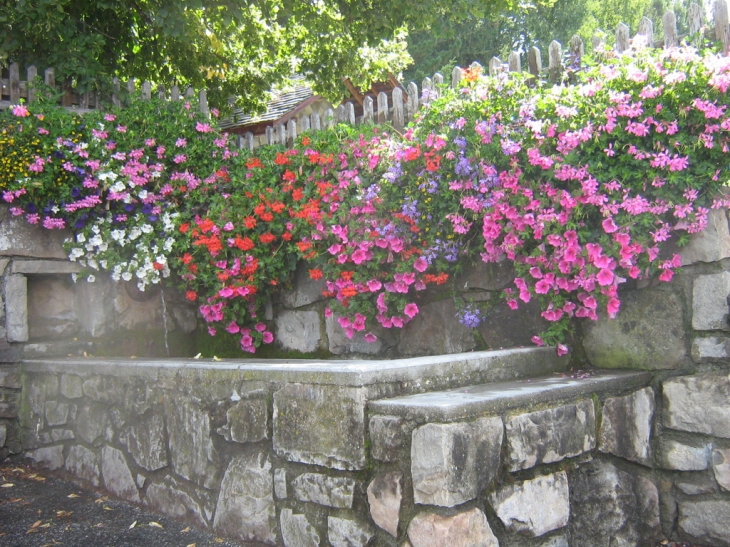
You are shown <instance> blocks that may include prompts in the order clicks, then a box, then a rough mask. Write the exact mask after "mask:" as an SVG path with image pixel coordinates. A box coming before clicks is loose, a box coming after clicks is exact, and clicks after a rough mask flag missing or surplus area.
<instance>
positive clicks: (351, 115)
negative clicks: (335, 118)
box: [345, 101, 355, 125]
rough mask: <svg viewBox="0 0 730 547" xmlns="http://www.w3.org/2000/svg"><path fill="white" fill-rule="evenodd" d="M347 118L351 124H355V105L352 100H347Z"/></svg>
mask: <svg viewBox="0 0 730 547" xmlns="http://www.w3.org/2000/svg"><path fill="white" fill-rule="evenodd" d="M345 120H346V121H347V123H349V124H350V125H355V105H354V104H353V103H352V101H347V104H346V105H345Z"/></svg>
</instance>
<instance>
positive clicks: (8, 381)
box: [0, 365, 21, 389]
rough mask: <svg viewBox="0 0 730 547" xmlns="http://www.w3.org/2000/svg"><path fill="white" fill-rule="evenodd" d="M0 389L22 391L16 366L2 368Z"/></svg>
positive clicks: (0, 367) (0, 370) (0, 369)
mask: <svg viewBox="0 0 730 547" xmlns="http://www.w3.org/2000/svg"><path fill="white" fill-rule="evenodd" d="M0 387H7V388H10V389H20V387H21V384H20V374H18V367H17V366H16V365H2V366H0Z"/></svg>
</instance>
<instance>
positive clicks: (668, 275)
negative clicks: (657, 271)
mask: <svg viewBox="0 0 730 547" xmlns="http://www.w3.org/2000/svg"><path fill="white" fill-rule="evenodd" d="M672 277H674V272H673V271H672V270H670V269H669V268H667V269H666V270H664V271H663V272H662V273H661V275H660V276H659V281H665V282H669V281H671V280H672Z"/></svg>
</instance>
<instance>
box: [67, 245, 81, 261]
mask: <svg viewBox="0 0 730 547" xmlns="http://www.w3.org/2000/svg"><path fill="white" fill-rule="evenodd" d="M82 256H84V250H83V249H82V248H80V247H74V248H73V249H71V252H70V253H69V254H68V259H69V260H73V261H74V262H75V261H76V259H77V258H80V257H82Z"/></svg>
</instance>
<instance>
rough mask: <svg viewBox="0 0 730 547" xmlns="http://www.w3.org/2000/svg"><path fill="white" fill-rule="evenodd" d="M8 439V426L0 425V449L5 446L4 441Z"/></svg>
mask: <svg viewBox="0 0 730 547" xmlns="http://www.w3.org/2000/svg"><path fill="white" fill-rule="evenodd" d="M7 438H8V426H7V425H5V424H0V448H2V447H3V446H5V439H7Z"/></svg>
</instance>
